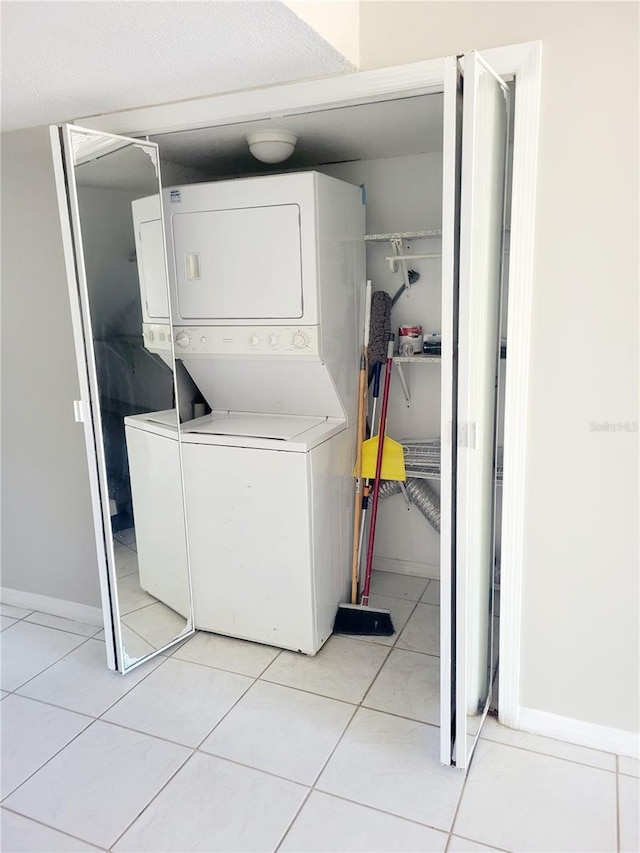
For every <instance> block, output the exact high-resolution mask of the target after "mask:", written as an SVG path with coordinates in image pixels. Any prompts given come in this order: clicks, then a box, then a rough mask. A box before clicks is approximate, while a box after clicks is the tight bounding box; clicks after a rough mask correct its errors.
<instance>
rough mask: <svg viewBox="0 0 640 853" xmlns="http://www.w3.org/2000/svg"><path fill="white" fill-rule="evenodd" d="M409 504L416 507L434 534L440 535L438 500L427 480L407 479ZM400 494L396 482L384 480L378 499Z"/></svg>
mask: <svg viewBox="0 0 640 853" xmlns="http://www.w3.org/2000/svg"><path fill="white" fill-rule="evenodd" d="M405 487H406V489H407V494H408V496H409V498H410V500H411V503H412V504H414V505H415V506H417V507H418V509H419V510H420V512H421V513H422V515H424V517H425V518H426V519H427V521H428V522H429V524H430V525H431V526H432V527H433V529H434V530H435V531H436V533H440V498H439V497H438V495H437V494H436V493H435V492H434V490H433V489H432V488H431V486H430V485H429V481H428V480H422V479H418V478H417V477H407V481H406V483H405ZM400 492H401V488H400V483H399V482H397V481H396V480H384V481H383V482H382V483H381V484H380V497H381V498H388V497H391V495H398V494H400Z"/></svg>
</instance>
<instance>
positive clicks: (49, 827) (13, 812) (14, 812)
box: [2, 805, 104, 850]
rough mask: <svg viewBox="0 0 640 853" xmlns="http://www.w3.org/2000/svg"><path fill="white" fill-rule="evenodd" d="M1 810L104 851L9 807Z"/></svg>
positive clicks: (82, 839) (69, 833)
mask: <svg viewBox="0 0 640 853" xmlns="http://www.w3.org/2000/svg"><path fill="white" fill-rule="evenodd" d="M2 808H3V809H4V810H5V811H7V812H11V814H14V815H17V816H18V817H21V818H24V819H25V820H30V821H32V822H33V823H37V824H38V826H44V827H45V829H51V830H53V832H59V833H60V834H61V835H66V837H67V838H73V839H75V841H80V842H81V843H82V844H89V845H90V846H91V847H94V848H95V849H96V850H104V848H103V847H100V845H97V844H94V843H93V841H87V839H86V838H81V837H80V836H79V835H73V833H71V832H66V831H65V830H64V829H57V828H56V827H55V826H51V824H49V823H44V822H43V821H41V820H38V818H35V817H31V816H30V815H25V814H23V813H22V812H17V811H16V810H15V809H14V808H11V806H4V805H3V806H2Z"/></svg>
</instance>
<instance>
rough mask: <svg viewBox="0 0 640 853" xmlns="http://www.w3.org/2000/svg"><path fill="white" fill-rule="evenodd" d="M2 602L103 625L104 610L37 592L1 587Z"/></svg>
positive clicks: (89, 623)
mask: <svg viewBox="0 0 640 853" xmlns="http://www.w3.org/2000/svg"><path fill="white" fill-rule="evenodd" d="M0 602H2V603H3V604H11V605H13V607H24V608H25V610H39V611H40V612H41V613H49V614H50V615H51V616H61V617H62V618H63V619H75V621H76V622H85V623H87V624H88V625H102V624H103V618H102V610H101V608H100V607H91V606H90V605H89V604H79V603H78V602H77V601H65V600H64V599H62V598H52V597H51V596H50V595H38V594H37V593H35V592H25V591H24V590H22V589H9V588H8V587H6V586H3V587H0Z"/></svg>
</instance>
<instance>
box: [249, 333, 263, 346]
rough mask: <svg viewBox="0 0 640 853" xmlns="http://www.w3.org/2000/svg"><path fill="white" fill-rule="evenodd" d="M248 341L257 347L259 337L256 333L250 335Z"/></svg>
mask: <svg viewBox="0 0 640 853" xmlns="http://www.w3.org/2000/svg"><path fill="white" fill-rule="evenodd" d="M249 343H250V344H251V346H252V347H257V346H258V344H259V343H260V338H259V337H258V336H257V335H251V337H250V338H249Z"/></svg>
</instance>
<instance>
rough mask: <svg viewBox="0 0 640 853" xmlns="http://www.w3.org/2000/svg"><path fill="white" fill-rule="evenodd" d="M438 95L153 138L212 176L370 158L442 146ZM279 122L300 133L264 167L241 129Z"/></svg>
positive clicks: (171, 155)
mask: <svg viewBox="0 0 640 853" xmlns="http://www.w3.org/2000/svg"><path fill="white" fill-rule="evenodd" d="M442 109H443V98H442V95H422V96H419V97H414V98H403V99H400V100H389V101H384V102H378V103H371V104H361V105H358V106H353V107H343V108H340V109H331V110H321V111H318V112H314V113H303V114H300V115H289V116H284V117H278V118H277V119H274V120H273V121H269V120H260V121H255V122H246V123H242V124H234V125H224V126H222V127H211V128H204V129H199V130H190V131H183V132H180V133H167V134H161V135H159V136H153V137H151V139H152V141H153V142H157V143H158V144H159V146H160V154H161V156H162V159H163V160H169V161H170V162H173V163H180V164H181V165H183V166H189V167H191V168H194V169H199V170H200V171H202V172H205V173H206V174H208V175H210V176H212V177H213V176H215V177H218V176H225V177H226V176H231V175H242V174H250V173H255V172H269V171H275V172H279V171H282V170H283V168H286V169H305V168H310V167H313V166H318V165H321V164H323V163H335V162H340V161H343V160H374V159H377V158H380V157H398V156H401V155H405V154H422V153H425V152H431V151H441V150H442V121H443V115H442ZM267 127H271V128H273V127H277V128H279V129H280V128H282V129H284V130H291V131H293V132H294V133H295V134H297V136H298V143H297V145H296V150H295V152H294V154H293V155H292V156H291V157H290V158H289V159H288V160H287V161H286V162H285V163H278V164H274V165H273V166H271V167H270V166H265V165H264V164H262V163H259V162H258V161H257V160H255V159H254V158H253V156H252V155H251V154H250V153H249V148H248V145H247V143H246V140H245V138H244V137H245V134H247V133H249V132H251V131H252V130H257V129H261V128H267Z"/></svg>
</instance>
